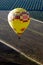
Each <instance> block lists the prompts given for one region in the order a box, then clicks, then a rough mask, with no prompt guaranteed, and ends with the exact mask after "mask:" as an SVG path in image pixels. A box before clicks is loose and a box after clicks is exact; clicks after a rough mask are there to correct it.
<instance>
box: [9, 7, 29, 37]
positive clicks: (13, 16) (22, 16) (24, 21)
mask: <svg viewBox="0 0 43 65" xmlns="http://www.w3.org/2000/svg"><path fill="white" fill-rule="evenodd" d="M8 23H9V25H10V26H11V28H12V29H13V30H14V32H15V33H16V34H17V35H18V36H19V37H20V36H21V35H22V33H23V32H24V31H25V30H26V29H27V27H28V26H29V24H30V16H29V12H27V11H26V10H25V9H23V8H16V9H13V10H12V11H10V12H9V14H8Z"/></svg>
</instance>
